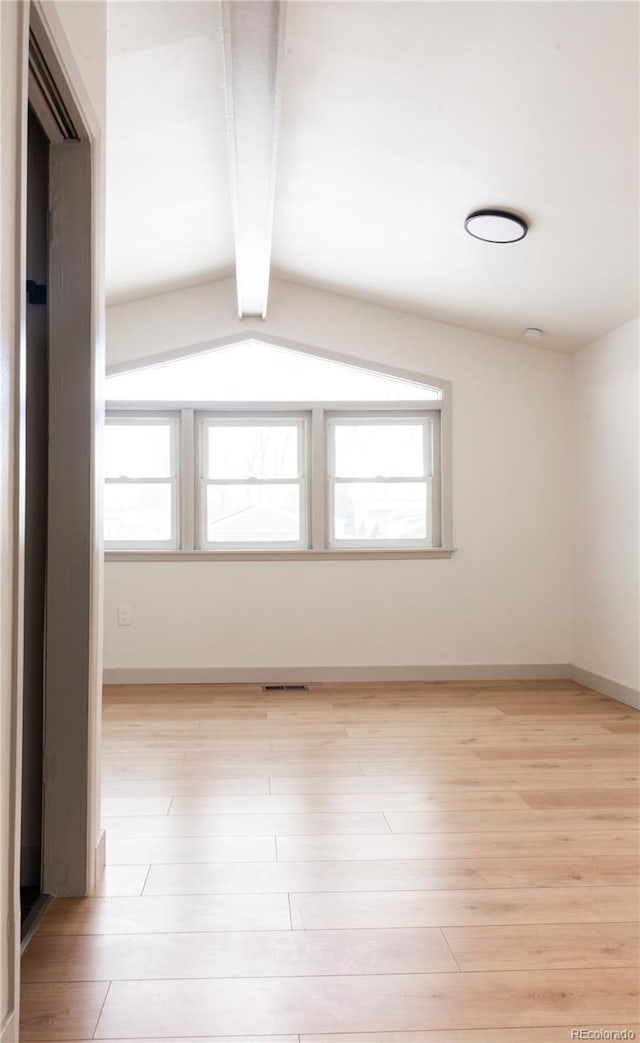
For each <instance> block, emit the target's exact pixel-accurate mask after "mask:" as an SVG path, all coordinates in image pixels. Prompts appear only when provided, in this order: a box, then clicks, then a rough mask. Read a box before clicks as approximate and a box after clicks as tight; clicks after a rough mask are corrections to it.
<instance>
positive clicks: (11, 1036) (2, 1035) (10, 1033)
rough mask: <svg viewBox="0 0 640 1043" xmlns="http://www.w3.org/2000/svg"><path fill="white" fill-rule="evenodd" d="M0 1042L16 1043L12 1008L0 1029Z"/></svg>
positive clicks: (16, 1029)
mask: <svg viewBox="0 0 640 1043" xmlns="http://www.w3.org/2000/svg"><path fill="white" fill-rule="evenodd" d="M0 1043H18V1026H17V1018H16V1016H15V1011H13V1010H12V1011H11V1013H10V1014H9V1016H8V1017H7V1019H6V1021H5V1022H4V1024H3V1026H2V1028H1V1029H0Z"/></svg>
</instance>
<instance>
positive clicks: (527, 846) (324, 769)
mask: <svg viewBox="0 0 640 1043" xmlns="http://www.w3.org/2000/svg"><path fill="white" fill-rule="evenodd" d="M638 722H639V715H638V714H637V713H635V712H634V711H633V710H631V709H629V708H627V707H625V706H624V705H622V704H620V703H616V702H614V701H612V700H610V699H607V698H606V697H604V696H602V695H599V694H597V693H595V692H592V691H589V690H587V689H584V688H581V687H580V686H578V685H576V684H573V683H571V682H564V681H553V682H508V681H505V682H498V683H496V682H491V683H488V682H487V683H466V684H464V685H461V684H437V685H436V684H431V685H428V684H395V685H394V684H385V685H365V684H360V685H356V684H352V685H341V686H329V685H313V686H311V690H310V691H309V692H270V693H263V692H261V691H260V690H259V689H258V688H256V687H255V686H246V687H245V686H227V687H222V686H219V687H216V686H207V685H194V686H177V685H176V686H136V687H133V686H132V687H124V686H120V687H113V688H110V689H107V690H106V692H105V701H104V744H103V761H104V775H103V798H104V800H103V815H104V825H105V827H106V829H107V833H108V843H107V861H108V865H107V869H106V871H105V874H104V876H103V878H102V880H101V881H100V882H99V884H98V887H97V889H96V893H95V895H94V896H92V897H91V898H89V899H69V900H58V901H56V902H54V903H53V904H52V906H51V907H50V908H49V910H48V912H47V914H46V915H45V918H44V919H43V921H42V924H41V927H40V929H39V931H38V933H37V934H36V936H35V938H34V939H33V941H32V942H31V945H30V946H29V948H28V950H27V953H26V955H25V957H24V959H23V964H22V980H23V986H22V1027H21V1035H20V1039H21V1041H22V1043H61V1041H72V1040H73V1041H82V1043H88V1041H89V1040H93V1039H95V1040H102V1041H115V1040H120V1041H130V1043H132V1041H134V1040H146V1041H147V1043H149V1041H154V1040H156V1041H163V1043H196V1041H199V1043H203V1041H205V1043H206V1041H211V1043H213V1041H217V1043H232V1041H233V1043H569V1041H570V1040H571V1039H572V1038H579V1036H577V1035H574V1036H573V1037H572V1035H571V1033H572V1031H575V1032H576V1033H577V1032H579V1031H580V1030H584V1031H590V1032H593V1031H595V1030H598V1031H600V1032H602V1031H603V1030H607V1031H608V1032H610V1033H615V1032H618V1033H620V1032H624V1031H625V1030H626V1031H627V1032H628V1033H629V1032H635V1034H636V1037H637V1038H638V1039H640V999H639V991H638V957H639V933H638V919H639V917H638V911H639V901H638V900H639V893H640V892H639V888H638V880H639V877H640V874H639V869H640V845H639V835H638V824H639V819H638V814H639V811H638V809H639V801H638V775H637V771H638V747H639V744H640V734H639V731H638ZM583 1038H588V1037H586V1036H585V1037H583ZM591 1038H593V1037H591ZM601 1038H606V1037H601ZM610 1038H615V1037H614V1036H611V1037H610ZM623 1038H624V1037H623ZM627 1038H633V1036H628V1037H627Z"/></svg>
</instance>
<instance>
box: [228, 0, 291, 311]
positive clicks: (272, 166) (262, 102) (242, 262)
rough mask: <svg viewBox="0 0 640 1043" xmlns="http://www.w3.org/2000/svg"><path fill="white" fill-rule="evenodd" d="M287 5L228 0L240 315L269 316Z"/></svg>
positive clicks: (271, 0) (273, 1) (273, 0)
mask: <svg viewBox="0 0 640 1043" xmlns="http://www.w3.org/2000/svg"><path fill="white" fill-rule="evenodd" d="M284 23H285V4H284V3H283V2H277V0H259V2H258V0H223V4H222V26H223V37H224V75H225V96H226V105H227V128H228V141H229V160H230V167H231V197H232V205H233V217H234V232H235V251H236V285H237V293H238V316H239V318H241V319H242V318H247V317H249V316H253V317H255V316H258V317H260V318H262V319H264V318H266V315H267V300H268V296H269V273H270V269H271V244H272V236H273V208H274V201H275V188H276V150H277V132H278V116H279V95H280V81H281V70H282V54H283V50H284Z"/></svg>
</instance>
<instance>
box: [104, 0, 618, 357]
mask: <svg viewBox="0 0 640 1043" xmlns="http://www.w3.org/2000/svg"><path fill="white" fill-rule="evenodd" d="M267 8H271V9H272V13H273V11H274V9H276V8H277V9H278V10H277V15H278V17H279V19H280V20H279V24H278V26H277V27H276V28H277V29H278V33H279V36H278V41H277V48H276V47H275V45H274V47H273V48H272V52H273V53H272V54H271V55H269V54H268V53H267V54H266V56H265V55H262V56H261V50H260V48H261V46H262V44H263V43H264V41H265V40H266V44H267V45H268V44H269V40H270V38H269V35H268V34H269V33H272V35H273V29H274V27H273V25H271V26H266V25H265V21H264V18H265V13H266V10H267ZM261 9H262V14H261V13H260V10H261ZM238 11H240V12H241V14H242V18H240V19H239V20H238V19H237V20H236V22H235V23H234V22H233V17H234V15H237V14H238ZM234 34H235V35H234ZM256 46H257V50H256ZM225 47H226V52H225ZM252 47H253V48H254V50H253V51H252V50H251V48H252ZM263 49H264V48H263ZM267 51H268V46H267ZM254 54H255V55H257V57H256V58H255V59H254V58H253V57H252V55H254ZM252 62H254V67H252ZM261 62H262V65H263V68H262V73H263V74H264V75H263V79H262V81H260V75H259V74H260V72H261V68H260V66H261ZM243 63H244V65H243ZM247 67H248V68H247ZM234 72H235V75H236V77H238V78H239V79H237V80H236V81H234V78H233V77H234ZM252 75H254V79H253V80H252V79H251V77H252ZM242 77H244V80H242ZM247 77H248V78H247ZM252 90H253V94H252ZM243 91H244V93H243ZM225 93H226V98H225ZM247 97H248V98H249V103H247ZM252 98H253V100H254V103H252V101H251V99H252ZM108 106H109V108H108V134H107V282H108V300H109V302H110V303H116V302H121V301H125V300H131V299H135V298H140V297H145V296H150V295H152V294H157V293H163V292H167V291H170V290H175V289H179V288H181V287H184V286H188V285H194V284H197V283H204V282H207V281H209V280H215V279H218V278H223V277H227V276H228V275H229V274H231V273H233V272H234V270H236V264H237V262H238V259H240V261H241V260H242V256H243V250H244V256H245V258H246V255H247V249H248V252H249V254H250V255H251V251H252V249H253V248H252V247H251V246H249V248H247V242H249V239H247V238H246V237H245V238H244V239H243V240H242V242H244V246H242V243H241V242H240V239H241V237H240V236H239V228H240V227H241V223H242V220H245V221H247V220H251V219H253V218H252V201H254V200H255V198H256V196H257V195H259V194H260V192H261V191H262V186H264V185H266V184H267V182H268V183H269V191H270V192H271V197H270V198H271V203H272V204H273V210H272V217H273V225H272V229H271V228H269V229H268V232H267V233H264V232H261V234H260V236H259V237H258V239H257V245H256V247H255V252H256V255H257V254H258V253H259V252H260V251H262V255H263V256H264V257H265V258H266V263H267V271H268V266H269V262H270V267H271V273H272V274H275V275H279V276H281V277H284V278H286V279H289V280H292V281H297V282H303V283H306V284H308V285H311V286H316V287H320V288H325V289H330V290H333V291H335V292H337V293H340V294H346V295H350V296H354V297H359V298H363V299H365V300H372V301H376V302H377V303H381V304H386V305H389V306H391V307H394V308H398V309H403V310H406V311H411V312H416V313H418V314H423V315H426V316H429V317H431V318H435V319H441V320H443V321H447V322H452V323H455V324H458V325H462V326H468V327H471V328H474V329H478V330H482V331H486V332H489V333H494V334H498V335H500V336H506V337H510V338H515V339H519V338H521V337H522V333H523V330H524V329H525V328H526V327H530V326H534V327H541V328H542V329H544V330H545V337H544V340H543V342H542V343H543V346H545V347H550V348H553V349H556V350H563V351H572V350H574V349H575V348H576V347H579V346H581V345H582V344H585V343H588V342H589V341H591V340H593V339H595V338H596V337H597V336H599V335H601V334H603V333H605V332H608V331H609V330H611V329H613V328H615V327H616V326H619V325H621V324H622V323H623V322H626V321H627V320H629V319H631V318H632V317H633V316H634V315H636V314H637V312H638V6H637V5H636V4H635V3H628V2H616V0H612V2H609V0H603V2H597V0H596V2H591V0H587V2H584V3H582V2H579V0H578V2H566V0H558V2H539V3H538V2H519V3H515V2H514V3H504V2H484V0H478V2H470V3H466V2H451V0H444V2H431V0H424V2H419V0H418V2H413V3H411V2H387V0H381V2H368V0H364V2H350V0H342V2H331V0H329V2H327V0H309V2H290V3H288V4H281V5H275V4H269V3H260V0H257V2H255V3H248V4H247V3H245V4H243V5H238V4H235V5H229V6H228V7H227V9H226V11H225V12H224V18H223V5H222V4H220V3H208V2H196V3H190V2H186V0H180V2H165V0H162V2H155V0H144V2H129V0H118V2H114V3H112V4H110V9H109V65H108ZM252 107H253V110H254V111H250V110H251V109H252ZM271 117H273V127H271V124H270V123H269V119H270V118H271ZM265 127H266V128H267V131H268V135H267V137H268V139H269V140H270V141H271V143H272V145H273V154H272V155H271V154H270V155H269V157H268V159H267V158H264V156H263V153H265V148H264V141H265V140H267V139H266V138H265V133H266V131H265ZM269 135H270V137H269ZM263 139H264V140H263ZM261 141H262V145H261ZM242 148H244V149H245V151H244V153H243V152H242ZM261 148H262V152H261V151H260V149H261ZM234 149H235V150H236V154H235V155H234ZM267 151H268V150H267ZM242 155H244V156H245V165H246V157H247V156H249V157H251V156H254V157H255V158H254V159H253V160H251V161H250V162H249V163H248V169H249V175H248V176H249V181H246V179H245V181H243V170H242ZM239 157H240V159H239ZM230 160H231V162H230ZM269 163H270V164H271V165H270V166H269ZM274 171H275V177H274V178H273V183H271V180H270V179H271V176H272V174H273V172H274ZM252 174H253V177H254V184H253V186H252V185H251V183H250V181H251V176H252ZM268 194H269V193H266V195H265V199H266V202H265V203H264V206H266V208H267V209H269V205H270V203H269V198H267V196H268ZM492 206H493V207H503V208H508V209H513V210H515V211H516V212H518V213H520V214H522V215H524V216H525V217H526V218H527V220H528V221H529V225H530V230H529V234H528V236H527V238H526V239H524V240H523V241H522V242H519V243H516V244H512V245H503V244H501V245H496V244H488V243H483V242H480V241H478V240H475V239H473V238H471V237H470V236H468V235H467V234H466V233H465V231H464V218H465V216H466V215H467V214H468V213H469V212H470V211H471V210H474V209H478V208H482V207H492ZM234 218H235V224H234ZM269 218H270V219H271V210H269ZM239 222H240V224H239ZM234 228H235V234H234ZM248 278H249V281H251V278H255V280H257V275H256V276H255V277H253V276H250V277H248Z"/></svg>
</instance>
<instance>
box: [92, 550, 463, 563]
mask: <svg viewBox="0 0 640 1043" xmlns="http://www.w3.org/2000/svg"><path fill="white" fill-rule="evenodd" d="M455 552H456V548H455V547H429V548H427V549H425V550H384V549H383V548H378V549H373V548H372V549H371V550H299V551H296V550H291V551H283V550H265V551H233V550H230V551H229V550H228V551H207V550H194V551H188V550H176V551H170V550H147V551H144V550H140V551H137V550H109V551H106V552H105V556H104V559H105V561H107V562H109V561H120V562H122V561H127V562H133V561H135V562H138V561H164V562H167V561H200V562H207V561H380V560H384V561H395V560H402V559H407V560H413V559H417V558H451V557H452V556H453V555H454V554H455Z"/></svg>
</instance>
